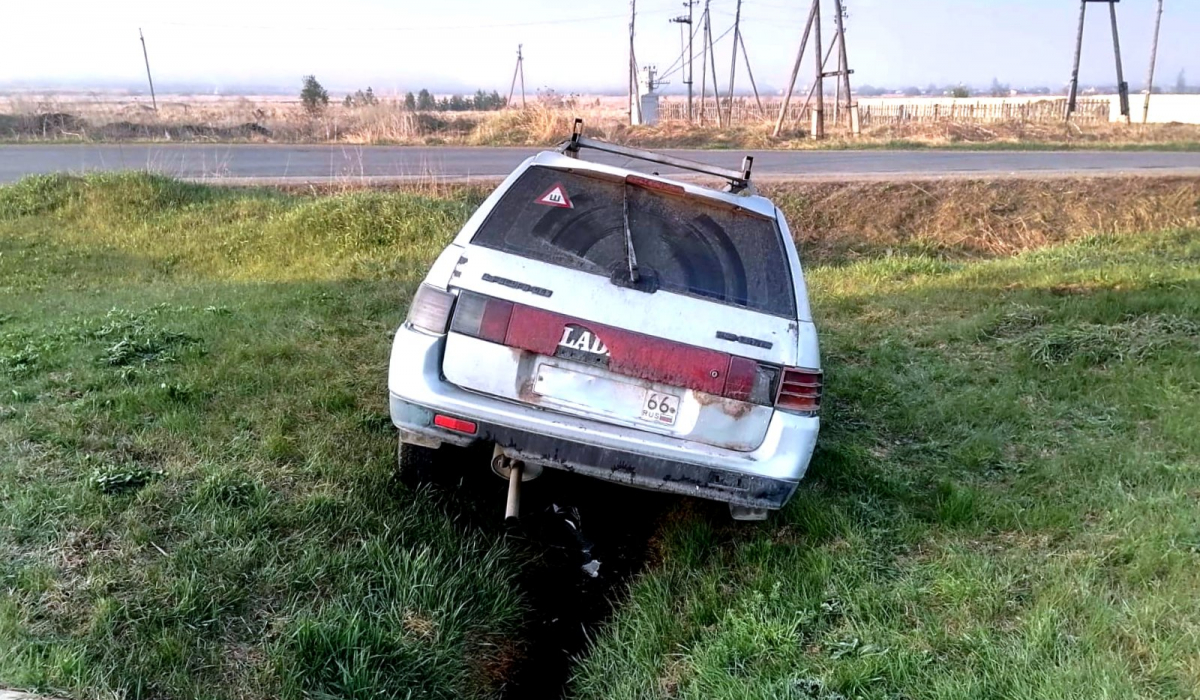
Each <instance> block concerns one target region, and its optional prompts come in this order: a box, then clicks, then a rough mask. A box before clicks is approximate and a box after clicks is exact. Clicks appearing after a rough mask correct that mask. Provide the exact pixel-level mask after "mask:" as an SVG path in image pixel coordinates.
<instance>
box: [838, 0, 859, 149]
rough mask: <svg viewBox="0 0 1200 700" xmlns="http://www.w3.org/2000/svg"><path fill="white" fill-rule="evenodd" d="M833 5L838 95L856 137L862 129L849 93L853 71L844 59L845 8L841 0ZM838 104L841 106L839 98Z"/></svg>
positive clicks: (856, 105)
mask: <svg viewBox="0 0 1200 700" xmlns="http://www.w3.org/2000/svg"><path fill="white" fill-rule="evenodd" d="M833 5H834V10H835V12H836V16H837V34H838V40H837V43H838V72H839V73H841V80H839V81H838V93H843V92H844V93H845V94H846V114H847V115H848V117H849V120H850V131H851V132H852V133H853V134H854V135H855V136H858V135H859V134H860V133H861V132H862V128H861V125H860V122H859V114H858V103H857V102H855V101H854V97H853V95H852V94H851V92H850V74H851V73H853V72H854V71H852V70H850V59H848V58H847V57H846V21H845V20H846V8H845V7H844V6H843V4H842V0H833ZM838 104H839V105H840V104H841V98H840V96H839V99H838Z"/></svg>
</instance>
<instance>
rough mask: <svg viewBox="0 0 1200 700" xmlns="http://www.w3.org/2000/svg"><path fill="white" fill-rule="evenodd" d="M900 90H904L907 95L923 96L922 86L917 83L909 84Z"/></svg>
mask: <svg viewBox="0 0 1200 700" xmlns="http://www.w3.org/2000/svg"><path fill="white" fill-rule="evenodd" d="M934 89H936V88H934ZM900 92H902V93H903V94H904V96H905V97H920V96H921V88H919V87H917V86H916V85H909V86H908V87H906V88H904V89H903V90H901V91H900Z"/></svg>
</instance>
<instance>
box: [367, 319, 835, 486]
mask: <svg viewBox="0 0 1200 700" xmlns="http://www.w3.org/2000/svg"><path fill="white" fill-rule="evenodd" d="M443 345H444V337H443V336H432V335H428V334H425V333H422V332H420V331H416V330H413V329H411V328H407V327H404V326H402V327H401V328H400V329H399V330H398V331H397V332H396V339H395V342H394V343H393V346H392V357H391V365H390V368H389V373H388V388H389V394H390V410H391V416H392V422H393V423H394V424H395V425H396V427H397V428H398V429H399V430H400V434H401V438H402V439H403V440H405V441H406V442H413V443H416V444H424V445H428V446H436V445H438V444H440V443H442V442H449V443H452V444H457V445H466V444H470V443H471V442H474V441H477V440H484V441H488V442H495V443H497V444H499V445H501V446H502V447H504V448H505V452H506V453H508V454H509V455H510V456H513V457H516V458H520V459H522V460H524V461H526V462H528V463H531V464H539V465H542V466H547V467H551V468H556V469H564V470H567V471H573V472H578V473H581V474H585V475H588V476H592V477H596V478H600V479H605V480H607V481H614V482H618V483H624V484H629V485H632V486H637V487H641V488H647V489H653V490H658V491H666V492H670V493H677V494H683V495H689V496H696V497H700V498H708V499H712V500H717V501H722V502H726V503H731V504H734V505H740V506H747V507H751V508H771V509H778V508H780V507H781V506H782V505H783V504H784V503H786V502H787V500H788V499H789V498H790V497H791V495H792V493H793V492H794V491H795V489H796V485H797V483H798V482H799V481H800V479H802V478H803V477H804V473H805V472H806V471H807V469H808V463H809V459H810V458H811V456H812V452H813V447H814V446H815V444H816V438H817V430H818V425H819V419H817V418H815V417H807V416H795V415H792V414H788V413H783V412H778V411H777V412H775V414H774V416H773V417H772V419H771V423H770V426H769V427H768V430H767V434H766V437H765V439H764V440H763V443H762V444H761V445H759V446H758V447H757V448H756V449H754V450H752V451H750V452H739V451H734V450H728V449H723V448H719V447H713V446H710V445H704V444H700V443H696V442H691V441H687V440H680V439H677V438H671V437H666V436H662V435H656V434H653V433H648V432H645V431H641V430H637V429H634V428H626V427H621V426H613V425H608V424H604V423H599V422H597V421H592V420H588V419H585V418H578V417H574V416H570V415H566V414H563V413H558V412H554V411H549V410H546V409H544V408H539V407H536V406H528V405H523V404H519V403H515V402H510V401H506V400H500V399H496V398H492V397H488V396H484V395H480V394H476V393H474V392H470V391H466V390H464V389H461V388H459V387H457V386H455V385H453V384H450V383H449V382H447V381H445V380H444V379H443V378H442V376H441V372H440V366H441V356H442V347H443ZM435 412H437V413H445V414H448V415H452V416H455V417H459V418H466V419H468V420H472V421H474V422H476V423H477V424H478V425H479V428H478V431H477V432H476V434H475V435H471V436H468V435H463V434H461V433H454V432H451V431H448V430H443V429H441V428H438V427H436V426H434V425H433V414H434V413H435Z"/></svg>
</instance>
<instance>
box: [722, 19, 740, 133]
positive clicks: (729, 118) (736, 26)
mask: <svg viewBox="0 0 1200 700" xmlns="http://www.w3.org/2000/svg"><path fill="white" fill-rule="evenodd" d="M741 24H742V0H737V9H736V10H735V11H734V14H733V50H732V51H730V52H729V54H730V55H729V98H728V100H727V101H728V102H729V113H728V114H727V115H726V116H725V123H726V124H733V82H734V78H735V77H736V76H737V56H738V44H739V43H740V42H741V37H742V34H741V31H742V27H741ZM719 108H720V107H719V106H718V109H719Z"/></svg>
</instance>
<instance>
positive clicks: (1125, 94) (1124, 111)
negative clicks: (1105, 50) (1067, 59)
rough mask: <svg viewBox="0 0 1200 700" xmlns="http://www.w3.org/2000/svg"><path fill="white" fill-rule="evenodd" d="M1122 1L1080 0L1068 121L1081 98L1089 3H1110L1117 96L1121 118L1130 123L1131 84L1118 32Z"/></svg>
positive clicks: (1068, 98) (1068, 99) (1068, 102)
mask: <svg viewBox="0 0 1200 700" xmlns="http://www.w3.org/2000/svg"><path fill="white" fill-rule="evenodd" d="M1120 1H1121V0H1079V29H1078V31H1077V33H1076V35H1075V60H1074V63H1073V64H1072V66H1071V88H1070V91H1069V93H1068V95H1067V119H1070V118H1071V115H1073V114H1075V107H1076V106H1077V104H1078V96H1079V61H1080V59H1081V58H1082V56H1083V30H1084V26H1085V24H1086V21H1087V6H1088V3H1089V2H1106V3H1108V12H1109V17H1110V18H1111V20H1112V37H1113V55H1114V56H1115V58H1116V61H1117V94H1118V97H1119V99H1120V104H1121V116H1123V117H1125V121H1126V123H1128V122H1129V83H1127V82H1125V69H1124V68H1123V67H1122V65H1121V36H1120V34H1119V32H1118V31H1117V3H1118V2H1120Z"/></svg>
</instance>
